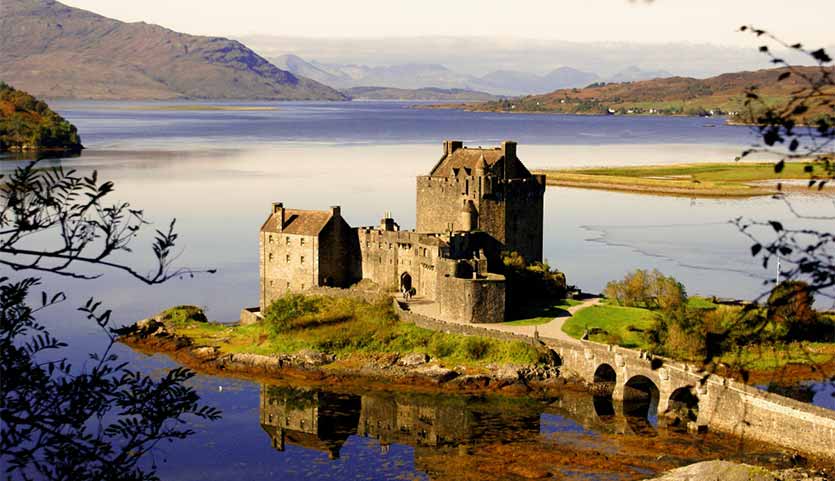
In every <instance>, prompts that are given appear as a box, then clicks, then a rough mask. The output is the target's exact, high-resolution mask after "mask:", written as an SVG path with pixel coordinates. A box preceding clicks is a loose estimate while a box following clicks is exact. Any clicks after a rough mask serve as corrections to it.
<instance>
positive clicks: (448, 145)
mask: <svg viewBox="0 0 835 481" xmlns="http://www.w3.org/2000/svg"><path fill="white" fill-rule="evenodd" d="M461 147H464V142H462V141H460V140H444V154H446V155H449V154H451V153H453V152H455V151H456V150H458V149H460V148H461Z"/></svg>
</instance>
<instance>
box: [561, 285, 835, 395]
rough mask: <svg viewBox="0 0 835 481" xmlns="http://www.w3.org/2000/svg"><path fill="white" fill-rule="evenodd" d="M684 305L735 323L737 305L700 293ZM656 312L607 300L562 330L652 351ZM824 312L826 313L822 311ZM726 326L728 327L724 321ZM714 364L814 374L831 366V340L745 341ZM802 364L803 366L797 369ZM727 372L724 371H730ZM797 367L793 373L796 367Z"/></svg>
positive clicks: (755, 371) (834, 353)
mask: <svg viewBox="0 0 835 481" xmlns="http://www.w3.org/2000/svg"><path fill="white" fill-rule="evenodd" d="M687 302H688V308H689V309H695V310H701V311H703V312H704V313H705V314H707V313H709V312H711V311H715V310H717V309H718V310H719V311H720V312H722V311H724V312H725V313H726V322H728V323H730V322H738V321H736V319H737V318H736V316H734V315H733V313H734V312H738V313H740V312H741V311H742V308H741V307H735V306H718V305H716V304H714V303H713V302H711V300H710V299H708V298H704V297H697V296H695V297H691V298H689V299H688V301H687ZM658 315H659V313H658V312H657V311H654V310H651V309H645V308H641V307H623V306H619V305H615V304H611V303H603V304H600V305H596V306H591V307H587V308H585V309H581V310H580V311H578V312H577V313H575V314H574V316H572V317H571V318H569V319H567V320H566V321H565V323H564V324H563V327H562V329H563V331H564V332H565V333H566V334H568V335H570V336H572V337H574V338H577V339H580V338H581V337H582V336H583V334H584V333H586V332H587V331H588V332H589V339H590V340H592V341H596V342H602V343H607V344H615V345H619V346H623V347H628V348H633V349H642V350H646V351H651V352H652V351H654V349H653V346H652V343H651V342H650V339H649V335H648V331H649V330H650V329H651V328H652V327H653V324H654V323H655V322H656V318H657V316H658ZM821 315H828V314H821ZM726 327H731V325H730V324H728V325H727V326H726ZM668 354H669V355H671V357H674V358H677V359H680V360H684V361H692V362H699V361H701V359H693V358H691V357H690V356H688V355H686V354H685V353H684V352H679V353H668ZM714 363H715V364H716V365H717V366H721V365H724V366H726V367H727V368H729V369H731V371H733V370H735V369H739V368H742V369H746V370H748V371H751V372H752V375H754V377H753V378H752V379H754V378H756V379H758V380H763V379H769V378H770V377H774V376H777V377H781V378H783V377H788V378H792V377H797V378H798V379H807V378H818V377H820V376H819V375H818V374H816V372H817V371H818V370H819V369H820V368H821V367H822V366H835V343H829V342H807V341H801V342H780V343H774V344H771V343H769V344H748V345H744V346H739V347H738V348H736V349H734V350H733V351H729V352H725V353H723V354H721V355H720V356H719V357H718V358H715V359H714ZM797 368H802V369H799V370H798V369H797ZM731 371H729V372H728V374H732V372H731ZM795 371H796V372H795Z"/></svg>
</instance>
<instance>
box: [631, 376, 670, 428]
mask: <svg viewBox="0 0 835 481" xmlns="http://www.w3.org/2000/svg"><path fill="white" fill-rule="evenodd" d="M660 399H661V395H660V391H659V389H658V386H657V385H656V384H655V382H653V380H652V379H650V378H648V377H646V376H643V375H640V374H639V375H636V376H632V377H631V378H629V380H627V381H626V384H625V385H624V388H623V413H624V414H625V415H626V416H627V417H634V418H644V419H647V420H649V422H650V424H657V422H658V402H659V401H660Z"/></svg>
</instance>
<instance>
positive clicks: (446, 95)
mask: <svg viewBox="0 0 835 481" xmlns="http://www.w3.org/2000/svg"><path fill="white" fill-rule="evenodd" d="M342 92H343V93H344V94H346V95H347V96H349V97H351V98H352V99H355V100H437V101H442V102H447V101H449V102H487V101H489V100H497V99H498V97H497V96H495V95H492V94H488V93H486V92H478V91H475V90H466V89H440V88H434V87H429V88H422V89H397V88H391V87H351V88H349V89H345V90H343V91H342Z"/></svg>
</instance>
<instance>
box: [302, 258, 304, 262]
mask: <svg viewBox="0 0 835 481" xmlns="http://www.w3.org/2000/svg"><path fill="white" fill-rule="evenodd" d="M302 264H304V256H302Z"/></svg>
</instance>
